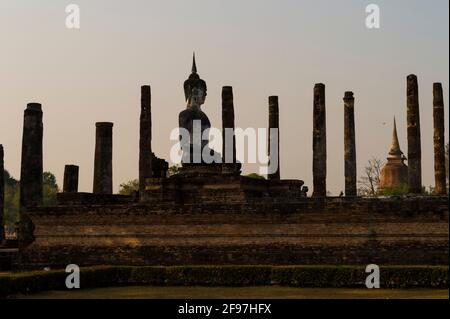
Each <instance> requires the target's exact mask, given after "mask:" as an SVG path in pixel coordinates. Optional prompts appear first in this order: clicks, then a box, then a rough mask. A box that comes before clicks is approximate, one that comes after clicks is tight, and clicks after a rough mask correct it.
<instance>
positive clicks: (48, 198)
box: [42, 172, 59, 206]
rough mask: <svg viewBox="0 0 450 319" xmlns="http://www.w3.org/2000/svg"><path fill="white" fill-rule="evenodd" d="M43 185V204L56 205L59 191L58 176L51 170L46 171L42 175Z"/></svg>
mask: <svg viewBox="0 0 450 319" xmlns="http://www.w3.org/2000/svg"><path fill="white" fill-rule="evenodd" d="M42 180H43V187H42V195H43V204H44V206H53V205H56V194H57V193H58V192H59V187H58V184H57V183H56V177H55V175H53V174H52V173H50V172H44V174H43V175H42Z"/></svg>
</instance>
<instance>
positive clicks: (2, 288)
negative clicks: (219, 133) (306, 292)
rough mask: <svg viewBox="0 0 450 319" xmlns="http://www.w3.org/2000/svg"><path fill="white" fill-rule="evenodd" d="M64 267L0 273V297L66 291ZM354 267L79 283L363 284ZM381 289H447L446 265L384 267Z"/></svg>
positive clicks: (96, 278) (208, 271) (237, 269)
mask: <svg viewBox="0 0 450 319" xmlns="http://www.w3.org/2000/svg"><path fill="white" fill-rule="evenodd" d="M67 275H68V274H67V273H66V272H65V271H64V270H50V271H32V272H24V273H10V274H2V275H0V295H2V296H7V295H11V294H16V293H23V294H30V293H36V292H39V291H45V290H65V289H67V288H66V286H65V280H66V277H67ZM367 275H368V274H366V272H365V267H358V266H173V267H165V266H155V267H131V266H130V267H129V266H99V267H86V268H83V267H82V268H81V277H80V278H81V279H80V280H81V287H82V288H83V289H86V288H97V287H112V286H130V285H156V286H260V285H282V286H294V287H305V288H307V287H308V288H309V287H315V288H365V280H366V277H367ZM380 279H381V283H380V284H381V288H440V289H447V288H448V266H384V267H383V266H382V267H380Z"/></svg>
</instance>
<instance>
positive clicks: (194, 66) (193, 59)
mask: <svg viewBox="0 0 450 319" xmlns="http://www.w3.org/2000/svg"><path fill="white" fill-rule="evenodd" d="M192 73H197V64H196V63H195V52H194V54H193V55H192Z"/></svg>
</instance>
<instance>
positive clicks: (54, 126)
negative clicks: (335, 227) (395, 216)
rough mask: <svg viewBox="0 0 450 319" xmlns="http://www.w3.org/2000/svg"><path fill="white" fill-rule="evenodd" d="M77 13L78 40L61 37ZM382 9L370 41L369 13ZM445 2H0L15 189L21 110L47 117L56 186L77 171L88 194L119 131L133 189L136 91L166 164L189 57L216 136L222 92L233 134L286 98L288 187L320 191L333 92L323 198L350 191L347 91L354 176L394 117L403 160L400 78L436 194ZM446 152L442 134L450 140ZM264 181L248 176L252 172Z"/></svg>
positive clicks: (283, 131) (7, 139)
mask: <svg viewBox="0 0 450 319" xmlns="http://www.w3.org/2000/svg"><path fill="white" fill-rule="evenodd" d="M70 3H75V4H78V5H79V7H80V9H81V29H80V30H69V29H67V28H66V26H65V19H66V15H67V14H66V13H65V7H66V5H68V4H70ZM370 3H375V4H378V5H379V6H380V9H381V28H380V29H372V30H370V29H367V28H366V26H365V18H366V13H365V8H366V6H367V5H368V4H370ZM448 12H449V3H448V0H432V1H426V0H389V1H388V0H383V1H382V0H372V1H363V0H341V1H335V0H303V1H299V0H190V1H186V0H169V1H168V0H158V1H157V0H154V1H149V0H130V1H118V0H89V1H88V0H72V1H55V0H40V1H33V0H28V1H25V0H0V43H1V45H0V144H3V145H4V148H5V167H6V169H8V170H9V171H10V173H11V174H12V175H13V176H14V177H16V178H19V176H20V156H21V154H20V152H21V138H22V124H23V110H24V109H25V107H26V104H27V103H29V102H39V103H42V105H43V110H44V170H46V171H51V172H53V173H55V175H56V177H57V180H58V183H59V184H60V186H62V178H63V172H64V165H65V164H76V165H79V166H80V191H87V192H91V191H92V178H93V164H94V143H95V122H98V121H111V122H114V150H113V152H114V162H113V169H114V189H115V191H117V190H118V187H119V184H120V183H122V182H126V181H128V180H130V179H134V178H137V176H138V143H139V135H138V134H139V112H140V86H141V85H143V84H150V85H151V86H152V95H153V101H152V112H153V150H154V151H155V152H156V154H157V155H158V156H159V157H163V158H165V159H169V152H170V149H171V147H172V145H173V142H172V141H170V139H169V134H170V131H171V130H172V129H173V128H175V127H177V125H178V113H179V112H180V111H182V110H183V109H184V108H185V102H184V93H183V87H182V85H183V81H184V80H185V79H186V78H187V76H188V75H189V73H190V67H191V56H192V52H193V51H195V52H196V55H197V66H198V71H199V74H200V76H201V77H202V78H203V79H204V80H205V81H206V82H207V84H208V97H207V100H206V103H205V105H204V107H203V110H204V111H205V112H206V114H207V115H208V116H209V118H210V120H211V123H212V126H214V127H217V128H221V89H222V86H225V85H231V86H233V90H234V96H235V113H236V126H238V127H241V128H247V127H255V128H259V127H266V126H267V122H268V106H267V98H268V96H269V95H278V96H279V99H280V138H281V145H280V147H281V176H282V178H289V179H291V178H298V179H303V180H304V181H305V183H306V185H308V186H310V189H311V190H312V124H313V122H312V110H313V87H314V84H315V83H320V82H321V83H325V85H326V103H327V133H328V134H327V139H328V179H327V182H328V188H329V190H330V191H331V192H332V193H334V194H338V193H339V192H340V191H341V190H343V189H344V141H343V135H344V133H343V125H344V123H343V120H344V110H343V108H344V106H343V101H342V98H343V96H344V92H345V91H347V90H351V91H353V92H354V93H355V98H356V101H355V113H356V115H355V116H356V143H357V160H358V171H359V175H361V173H362V171H363V168H364V166H365V165H366V163H367V161H368V160H369V159H370V158H372V157H377V158H381V159H383V160H384V159H385V158H386V156H387V152H388V149H389V144H390V140H391V134H392V119H393V117H394V116H396V117H397V125H398V129H399V132H398V133H399V139H400V145H401V148H402V150H403V152H404V153H405V154H407V147H406V76H407V75H408V74H411V73H414V74H416V75H417V76H418V78H419V90H420V110H421V114H420V115H421V125H422V151H423V153H422V156H423V161H422V165H423V183H424V185H426V186H429V185H434V177H433V145H432V141H433V135H432V134H433V118H432V84H433V82H442V83H443V87H444V100H445V112H446V114H445V116H446V123H447V124H448V113H449V112H448V110H449V108H448V103H449V101H448V89H449V73H448V72H449V71H448V70H449V40H448V39H449V31H448V30H449V13H448ZM446 141H448V126H447V127H446ZM254 171H257V168H256V167H255V166H252V165H244V173H251V172H254Z"/></svg>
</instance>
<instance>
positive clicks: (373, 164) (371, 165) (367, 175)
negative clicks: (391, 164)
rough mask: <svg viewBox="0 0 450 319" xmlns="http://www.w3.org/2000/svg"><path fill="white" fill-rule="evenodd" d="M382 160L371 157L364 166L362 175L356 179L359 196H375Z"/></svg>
mask: <svg viewBox="0 0 450 319" xmlns="http://www.w3.org/2000/svg"><path fill="white" fill-rule="evenodd" d="M382 166H383V162H382V161H381V160H380V159H378V158H375V157H374V158H372V159H370V160H369V162H368V163H367V166H366V167H365V168H364V175H363V176H361V178H360V180H359V181H358V183H359V187H358V193H359V195H360V196H376V195H377V189H378V185H379V184H380V176H381V167H382Z"/></svg>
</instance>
